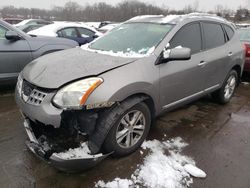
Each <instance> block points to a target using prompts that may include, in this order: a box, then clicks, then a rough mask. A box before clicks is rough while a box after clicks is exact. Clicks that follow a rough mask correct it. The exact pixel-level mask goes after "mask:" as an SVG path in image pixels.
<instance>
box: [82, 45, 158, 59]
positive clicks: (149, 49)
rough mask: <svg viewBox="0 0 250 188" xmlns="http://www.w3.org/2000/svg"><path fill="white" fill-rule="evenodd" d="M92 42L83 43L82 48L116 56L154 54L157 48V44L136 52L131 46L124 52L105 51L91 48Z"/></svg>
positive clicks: (136, 56) (139, 56)
mask: <svg viewBox="0 0 250 188" xmlns="http://www.w3.org/2000/svg"><path fill="white" fill-rule="evenodd" d="M90 44H91V43H90ZM90 44H87V45H83V46H81V48H82V49H83V50H87V51H90V52H95V53H100V54H104V55H110V56H115V57H125V58H142V57H147V56H149V55H150V54H152V53H153V52H154V50H155V46H153V47H151V48H143V49H140V50H139V51H138V52H135V51H133V50H131V49H130V48H128V49H127V51H126V52H123V51H118V52H113V51H103V50H95V49H91V48H89V45H90Z"/></svg>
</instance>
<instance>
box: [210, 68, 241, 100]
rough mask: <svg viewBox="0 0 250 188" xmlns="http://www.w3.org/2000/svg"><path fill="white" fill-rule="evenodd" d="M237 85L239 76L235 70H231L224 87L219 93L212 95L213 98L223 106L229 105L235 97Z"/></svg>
mask: <svg viewBox="0 0 250 188" xmlns="http://www.w3.org/2000/svg"><path fill="white" fill-rule="evenodd" d="M237 83H238V74H237V72H236V71H235V70H231V71H230V73H229V74H228V76H227V78H226V80H225V82H224V83H223V85H222V87H221V88H220V89H219V90H218V91H215V92H214V93H212V96H213V97H214V99H215V100H216V101H218V102H219V103H221V104H226V103H228V102H229V101H230V100H231V98H232V97H233V94H234V92H235V89H236V86H237Z"/></svg>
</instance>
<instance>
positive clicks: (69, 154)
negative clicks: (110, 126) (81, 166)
mask: <svg viewBox="0 0 250 188" xmlns="http://www.w3.org/2000/svg"><path fill="white" fill-rule="evenodd" d="M54 155H56V156H58V157H60V158H62V159H82V158H85V159H86V158H88V159H89V158H94V157H101V156H102V154H97V155H91V154H90V150H89V147H88V144H87V142H84V143H82V144H81V146H80V147H79V148H74V149H69V150H68V151H66V152H61V153H54Z"/></svg>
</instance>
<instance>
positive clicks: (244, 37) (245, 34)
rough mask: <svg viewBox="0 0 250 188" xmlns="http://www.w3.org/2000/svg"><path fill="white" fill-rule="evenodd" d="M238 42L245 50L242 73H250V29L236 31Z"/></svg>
mask: <svg viewBox="0 0 250 188" xmlns="http://www.w3.org/2000/svg"><path fill="white" fill-rule="evenodd" d="M238 33H239V36H240V40H241V42H242V43H243V45H244V46H245V49H246V61H245V67H244V71H245V72H246V73H250V28H241V29H238Z"/></svg>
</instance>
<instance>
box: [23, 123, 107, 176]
mask: <svg viewBox="0 0 250 188" xmlns="http://www.w3.org/2000/svg"><path fill="white" fill-rule="evenodd" d="M24 127H25V130H26V133H27V135H28V137H29V140H28V141H26V145H27V146H28V148H29V149H30V150H31V151H32V152H33V153H34V154H35V155H36V156H38V157H39V158H41V159H42V160H44V161H46V162H48V163H49V164H50V165H52V166H54V167H55V168H57V169H58V170H60V171H64V172H70V173H74V172H81V171H85V170H87V169H90V168H92V167H94V166H96V165H97V164H98V163H100V162H101V161H102V160H103V159H105V158H106V157H108V156H109V155H110V154H111V153H109V154H97V155H91V156H90V157H88V158H70V159H67V158H63V157H60V155H58V154H57V153H55V152H54V153H51V152H50V151H49V150H48V149H47V148H44V146H43V144H41V143H40V141H39V140H38V139H37V138H36V136H35V133H34V131H33V130H32V127H31V125H30V120H29V119H25V121H24Z"/></svg>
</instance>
